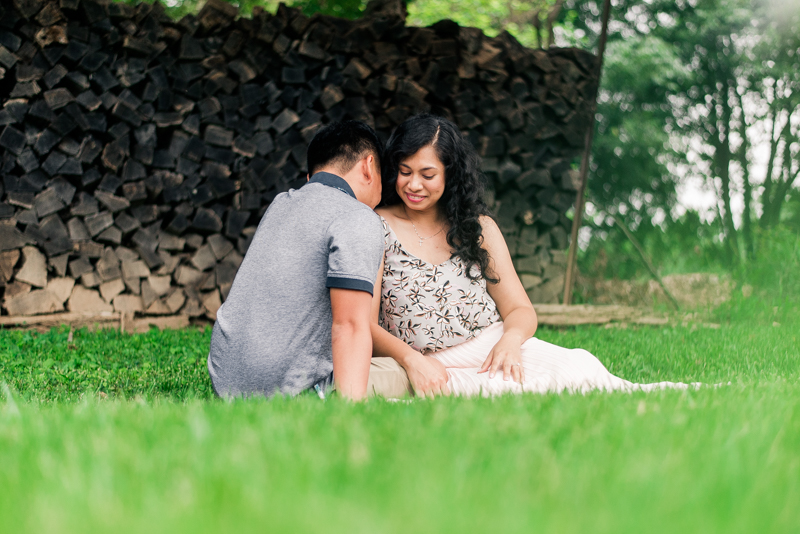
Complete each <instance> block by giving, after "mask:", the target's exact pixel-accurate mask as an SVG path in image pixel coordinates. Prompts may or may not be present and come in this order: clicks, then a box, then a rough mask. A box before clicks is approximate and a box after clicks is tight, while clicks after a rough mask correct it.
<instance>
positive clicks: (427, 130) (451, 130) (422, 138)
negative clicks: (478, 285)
mask: <svg viewBox="0 0 800 534" xmlns="http://www.w3.org/2000/svg"><path fill="white" fill-rule="evenodd" d="M426 146H433V148H434V150H436V155H437V156H438V157H439V160H440V161H441V162H442V164H443V165H444V193H443V194H442V197H441V198H440V199H439V205H440V208H441V212H442V214H443V215H444V216H445V218H446V220H447V223H448V224H449V225H450V230H448V232H447V243H448V244H449V245H450V246H451V247H452V248H453V250H454V252H453V256H454V257H455V256H459V257H460V258H461V260H462V261H463V262H464V266H465V267H466V274H467V276H468V277H469V278H470V279H475V278H478V276H477V275H475V276H473V272H472V267H473V266H474V265H477V266H478V267H480V276H482V277H483V278H485V279H486V280H488V281H489V282H492V283H497V282H499V280H498V279H497V278H495V277H494V273H492V272H491V270H490V269H489V253H488V252H486V250H484V249H483V248H481V244H482V243H483V232H482V230H481V223H480V220H479V217H480V216H481V215H489V216H491V214H490V212H489V208H488V207H487V206H486V203H485V202H484V200H483V191H484V177H483V173H481V171H480V167H479V163H478V154H477V153H476V152H475V149H474V148H473V146H472V144H471V143H470V142H469V141H468V140H467V139H464V137H463V136H462V135H461V132H460V131H459V129H458V127H457V126H456V125H455V124H453V123H452V122H450V121H449V120H447V119H445V118H443V117H437V116H435V115H428V114H422V115H415V116H413V117H411V118H409V119H406V121H405V122H403V123H402V124H401V125H400V126H398V127H397V129H396V130H395V131H394V133H392V136H391V137H390V138H389V141H388V142H387V143H386V148H385V149H384V152H383V160H382V162H383V164H382V168H381V176H382V177H383V195H382V196H383V198H382V199H381V204H383V205H394V204H397V203H400V202H402V200H401V199H400V196H399V195H398V194H397V188H396V185H397V175H398V173H399V172H400V162H402V161H403V160H405V159H406V158H409V157H411V156H413V155H414V154H416V153H417V152H419V150H420V149H422V148H424V147H426Z"/></svg>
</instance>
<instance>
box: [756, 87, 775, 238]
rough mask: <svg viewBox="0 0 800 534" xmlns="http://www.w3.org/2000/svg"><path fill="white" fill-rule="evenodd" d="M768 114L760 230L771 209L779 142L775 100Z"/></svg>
mask: <svg viewBox="0 0 800 534" xmlns="http://www.w3.org/2000/svg"><path fill="white" fill-rule="evenodd" d="M770 113H771V114H772V128H771V129H770V137H769V160H768V161H767V173H766V174H765V175H764V192H763V193H762V195H761V199H762V200H761V205H762V208H763V211H762V213H761V219H760V220H759V226H761V228H767V227H769V219H770V209H771V201H770V198H771V196H772V184H773V180H772V173H773V172H774V171H775V157H776V156H777V154H778V141H779V140H780V136H778V137H775V130H776V129H777V127H778V116H779V114H780V107H779V106H778V100H777V99H776V100H775V102H774V103H773V105H772V109H771V110H770Z"/></svg>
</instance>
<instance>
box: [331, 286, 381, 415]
mask: <svg viewBox="0 0 800 534" xmlns="http://www.w3.org/2000/svg"><path fill="white" fill-rule="evenodd" d="M330 291H331V310H332V312H333V327H332V328H331V342H332V345H333V379H334V381H335V382H336V390H337V391H338V392H339V393H341V394H342V395H343V396H345V397H347V398H349V399H352V400H360V399H362V398H364V397H365V396H366V393H367V382H368V380H369V364H370V359H371V358H372V335H371V334H370V325H369V323H370V305H371V304H372V295H370V294H369V293H367V292H366V291H358V290H355V289H339V288H334V287H332V288H331V290H330Z"/></svg>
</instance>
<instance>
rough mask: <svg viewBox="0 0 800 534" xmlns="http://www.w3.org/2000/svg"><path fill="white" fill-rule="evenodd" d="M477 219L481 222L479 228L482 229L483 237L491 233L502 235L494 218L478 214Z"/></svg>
mask: <svg viewBox="0 0 800 534" xmlns="http://www.w3.org/2000/svg"><path fill="white" fill-rule="evenodd" d="M478 221H479V222H480V223H481V230H483V235H484V236H485V237H486V236H492V235H494V236H497V235H501V236H502V235H503V233H502V232H501V231H500V227H499V226H497V223H496V222H495V220H494V219H492V218H491V217H490V216H488V215H480V216H479V217H478Z"/></svg>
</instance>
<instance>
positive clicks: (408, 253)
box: [372, 115, 686, 396]
mask: <svg viewBox="0 0 800 534" xmlns="http://www.w3.org/2000/svg"><path fill="white" fill-rule="evenodd" d="M382 167H383V171H382V175H383V182H384V183H383V201H382V205H383V207H381V208H379V209H378V210H377V212H378V214H379V215H380V216H381V217H382V219H383V221H384V229H385V235H386V246H385V251H384V263H383V265H382V268H381V271H382V273H383V276H382V279H379V280H378V281H377V282H376V287H375V292H374V300H373V309H372V318H373V323H374V324H373V325H372V338H373V354H374V355H375V356H383V357H386V356H388V357H391V358H394V359H395V360H396V361H397V362H398V363H399V364H400V365H401V366H403V368H405V370H406V371H407V373H408V377H409V380H410V382H411V385H412V387H413V389H414V391H415V393H416V395H418V396H433V395H441V394H449V393H451V392H452V393H454V394H457V395H477V394H484V395H491V394H500V393H506V392H514V393H520V392H523V391H532V392H546V391H554V392H560V391H562V390H564V389H567V390H569V391H581V392H585V391H589V390H591V389H595V388H600V389H605V390H620V389H623V390H632V389H653V388H657V387H684V388H685V387H686V385H685V384H672V383H669V382H662V383H660V384H649V385H639V384H633V383H631V382H628V381H626V380H622V379H620V378H618V377H616V376H614V375H612V374H611V373H609V372H608V370H607V369H606V368H605V367H604V366H603V364H602V363H600V361H599V360H598V359H597V358H595V357H594V356H592V355H591V354H589V353H588V352H587V351H585V350H582V349H574V350H571V349H565V348H562V347H557V346H555V345H552V344H550V343H546V342H544V341H540V340H538V339H536V338H534V337H532V336H533V335H534V333H535V332H536V326H537V319H536V312H535V311H534V309H533V306H532V305H531V303H530V300H529V299H528V297H527V295H526V293H525V289H524V288H523V287H522V284H521V283H520V281H519V278H518V277H517V274H516V272H515V271H514V266H513V264H512V262H511V255H510V254H509V252H508V247H507V246H506V243H505V240H504V239H503V235H502V233H501V232H500V229H499V228H498V227H497V224H496V223H495V222H494V220H492V218H491V217H490V216H489V210H488V208H487V206H486V204H485V203H484V201H483V185H482V181H481V173H480V170H479V168H478V157H477V154H476V153H475V150H474V149H473V148H472V145H471V144H470V143H469V142H468V141H467V140H465V139H464V138H463V137H462V136H461V133H460V132H459V130H458V128H457V127H456V126H455V125H454V124H453V123H452V122H450V121H448V120H446V119H443V118H441V117H436V116H432V115H418V116H415V117H412V118H410V119H408V120H406V121H405V122H404V123H403V124H401V125H400V126H399V127H398V128H397V130H396V131H395V132H394V134H392V137H391V138H390V139H389V141H388V144H387V147H386V152H385V155H384V157H383V165H382Z"/></svg>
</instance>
